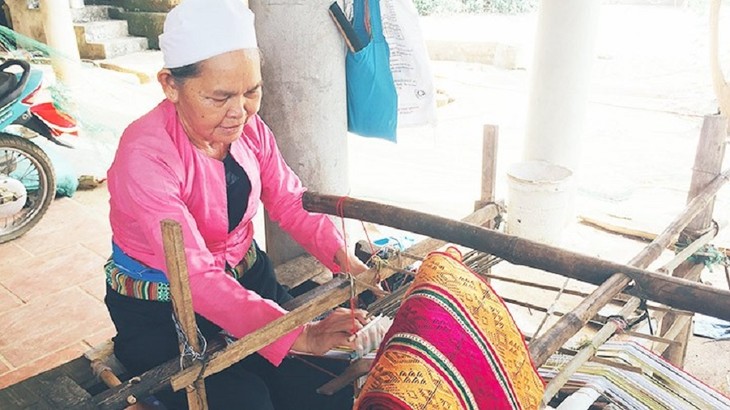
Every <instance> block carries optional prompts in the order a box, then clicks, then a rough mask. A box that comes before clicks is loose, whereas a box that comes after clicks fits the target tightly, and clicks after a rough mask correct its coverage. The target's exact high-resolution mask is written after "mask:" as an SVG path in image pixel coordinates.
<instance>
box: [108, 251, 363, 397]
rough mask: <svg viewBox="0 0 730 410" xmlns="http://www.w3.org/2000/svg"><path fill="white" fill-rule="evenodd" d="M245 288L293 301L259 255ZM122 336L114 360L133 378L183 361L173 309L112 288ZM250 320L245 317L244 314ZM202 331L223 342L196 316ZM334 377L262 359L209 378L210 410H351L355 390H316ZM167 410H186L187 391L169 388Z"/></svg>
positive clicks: (337, 367)
mask: <svg viewBox="0 0 730 410" xmlns="http://www.w3.org/2000/svg"><path fill="white" fill-rule="evenodd" d="M240 283H241V284H242V285H243V286H244V287H246V289H249V290H252V291H255V292H257V293H258V294H259V295H261V296H262V297H264V298H267V299H272V300H275V301H277V302H278V303H280V304H281V303H284V302H286V301H288V300H290V299H291V296H290V295H289V293H288V292H287V291H286V289H285V288H284V287H283V286H281V285H280V284H279V283H278V282H277V280H276V277H275V276H274V270H273V267H272V266H271V261H270V260H269V258H268V257H267V256H266V254H265V253H264V252H261V251H259V254H258V259H257V261H256V263H255V264H254V265H253V266H252V267H251V268H250V269H249V270H248V271H247V272H246V273H245V274H244V276H243V278H241V280H240ZM105 302H106V305H107V308H108V309H109V313H110V315H111V318H112V321H113V322H114V326H115V327H116V329H117V335H116V336H115V337H114V339H113V340H114V354H115V355H116V357H117V358H118V359H119V361H120V362H121V363H122V364H123V365H124V366H125V367H126V368H127V370H129V372H130V373H132V374H141V373H144V372H145V371H147V370H149V369H152V368H153V367H156V366H158V365H160V364H162V363H164V362H167V361H169V360H171V359H173V358H176V357H179V355H180V351H179V348H178V341H177V333H176V330H175V325H174V323H173V321H172V304H171V303H168V302H156V301H148V300H140V299H134V298H131V297H128V296H123V295H120V294H119V293H117V292H115V291H114V290H112V289H110V288H109V287H107V294H106V298H105ZM241 313H242V314H245V312H241ZM196 318H197V323H198V328H199V329H200V331H201V332H202V333H203V335H204V336H205V337H206V339H208V340H212V339H213V338H216V337H218V332H219V331H220V328H219V327H218V326H216V325H215V324H213V323H211V322H210V321H208V320H206V319H205V318H203V317H201V316H198V315H196ZM317 366H319V367H323V368H326V369H327V370H329V371H331V372H336V373H339V371H341V370H342V369H343V368H344V367H345V366H346V363H341V362H332V361H328V362H323V361H317ZM331 379H332V376H331V375H328V374H327V373H325V372H323V371H322V370H318V369H315V368H314V367H312V366H310V365H308V364H306V363H304V362H303V361H301V360H298V359H296V358H286V359H284V361H283V362H282V364H281V365H279V366H278V367H276V366H273V365H272V364H271V363H269V362H268V361H267V360H266V359H264V358H263V357H261V356H260V355H258V354H253V355H251V356H249V357H247V358H245V359H244V360H242V361H240V362H238V363H236V364H235V365H233V366H231V367H229V368H228V369H226V370H223V371H221V372H219V373H216V374H214V375H212V376H210V377H206V378H205V388H206V393H207V397H208V406H209V408H210V409H212V410H215V409H221V410H232V409H245V410H249V409H251V410H259V409H261V410H273V409H276V410H289V409H291V410H294V409H297V410H306V409H312V410H320V409H333V410H340V409H351V408H352V402H353V399H352V396H353V391H352V388H348V389H343V390H341V391H340V392H339V393H338V394H337V395H334V396H323V395H319V394H317V393H316V391H315V389H316V388H317V387H319V386H321V385H323V384H324V383H326V382H328V381H329V380H331ZM155 396H156V397H157V398H158V399H159V400H160V401H161V402H162V403H163V404H164V405H165V407H167V408H168V409H187V399H186V396H185V392H184V391H182V390H181V391H179V392H176V393H173V392H172V390H170V389H169V388H167V389H165V390H162V391H160V392H157V393H155Z"/></svg>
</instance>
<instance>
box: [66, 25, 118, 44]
mask: <svg viewBox="0 0 730 410" xmlns="http://www.w3.org/2000/svg"><path fill="white" fill-rule="evenodd" d="M74 29H75V30H76V38H83V39H84V40H86V42H87V43H97V42H99V41H102V40H109V39H112V38H119V37H127V36H129V27H128V25H127V22H126V21H124V20H101V21H90V22H88V23H76V24H74Z"/></svg>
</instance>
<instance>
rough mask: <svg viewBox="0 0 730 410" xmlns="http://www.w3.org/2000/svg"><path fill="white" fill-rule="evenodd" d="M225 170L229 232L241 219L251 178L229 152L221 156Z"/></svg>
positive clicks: (246, 202)
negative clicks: (223, 156)
mask: <svg viewBox="0 0 730 410" xmlns="http://www.w3.org/2000/svg"><path fill="white" fill-rule="evenodd" d="M223 168H225V170H226V198H227V200H228V232H231V231H232V230H233V229H234V228H235V227H236V226H238V224H239V223H241V220H242V219H243V214H244V213H246V208H248V197H249V195H251V180H249V179H248V175H247V174H246V171H244V169H243V167H242V166H240V165H238V162H236V160H235V159H233V157H232V156H231V154H226V157H225V158H223Z"/></svg>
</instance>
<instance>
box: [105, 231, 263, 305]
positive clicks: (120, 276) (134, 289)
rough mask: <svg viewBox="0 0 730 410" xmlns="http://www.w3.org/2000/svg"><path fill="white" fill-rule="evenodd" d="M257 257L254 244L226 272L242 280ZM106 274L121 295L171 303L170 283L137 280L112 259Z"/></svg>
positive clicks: (107, 265)
mask: <svg viewBox="0 0 730 410" xmlns="http://www.w3.org/2000/svg"><path fill="white" fill-rule="evenodd" d="M256 255H257V248H256V244H255V243H254V244H251V246H250V247H249V248H248V251H247V252H246V255H244V257H243V259H242V260H241V262H240V263H239V264H238V265H236V267H235V268H233V269H230V268H229V269H227V270H226V272H228V274H229V275H231V276H233V277H234V278H235V279H240V278H241V277H243V274H244V273H246V271H247V270H248V268H250V267H251V266H253V264H254V263H256V259H257V256H256ZM104 273H105V274H106V283H107V284H108V285H109V286H110V287H111V288H112V289H113V290H114V291H115V292H117V293H119V294H120V295H124V296H130V297H133V298H135V299H144V300H156V301H158V302H169V301H170V284H169V283H168V282H152V281H147V280H141V279H135V278H133V277H131V276H129V275H127V274H125V273H124V272H123V271H122V270H120V269H119V267H118V266H117V265H116V264H115V263H114V261H113V260H112V258H109V259H108V260H107V261H106V263H105V264H104Z"/></svg>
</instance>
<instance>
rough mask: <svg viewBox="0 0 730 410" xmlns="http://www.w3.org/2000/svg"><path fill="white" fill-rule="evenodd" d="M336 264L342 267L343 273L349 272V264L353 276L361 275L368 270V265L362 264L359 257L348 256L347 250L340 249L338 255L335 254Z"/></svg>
mask: <svg viewBox="0 0 730 410" xmlns="http://www.w3.org/2000/svg"><path fill="white" fill-rule="evenodd" d="M335 263H336V264H337V265H338V266H339V267H340V270H341V271H342V272H345V270H347V268H348V263H349V268H350V273H352V274H353V275H359V274H361V273H363V272H365V271H366V270H368V267H367V265H365V264H364V263H362V262H361V261H360V259H358V258H357V256H355V255H353V254H349V255H348V253H347V248H340V249H339V250H338V251H337V253H335Z"/></svg>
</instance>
